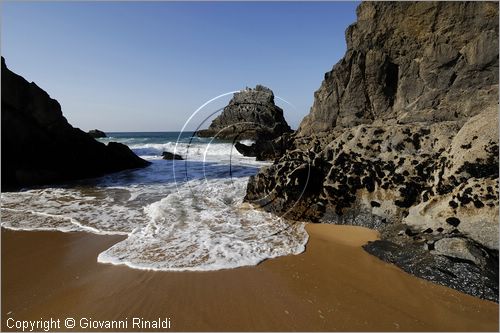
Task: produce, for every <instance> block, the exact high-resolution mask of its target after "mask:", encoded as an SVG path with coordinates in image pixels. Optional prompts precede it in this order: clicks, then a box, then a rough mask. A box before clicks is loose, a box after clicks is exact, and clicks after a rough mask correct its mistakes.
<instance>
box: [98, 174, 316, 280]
mask: <svg viewBox="0 0 500 333" xmlns="http://www.w3.org/2000/svg"><path fill="white" fill-rule="evenodd" d="M246 180H247V179H246V178H244V179H237V180H234V181H233V182H232V183H228V181H227V180H211V181H209V182H208V183H206V184H204V183H203V182H202V181H193V182H190V183H189V184H186V185H185V186H183V187H182V189H181V190H180V191H179V192H178V193H172V194H170V195H169V196H167V197H166V198H164V199H162V200H161V201H159V202H156V203H153V204H151V205H149V206H148V207H146V208H145V212H146V213H147V215H148V216H149V217H150V223H149V224H148V225H147V226H146V227H144V228H140V229H137V230H136V231H134V232H132V233H131V234H130V235H129V237H128V238H127V239H125V240H123V241H122V242H120V243H117V244H115V245H114V246H112V247H111V248H110V249H108V250H106V251H104V252H103V253H101V254H100V255H99V257H98V261H99V262H102V263H111V264H115V265H117V264H123V265H127V266H129V267H133V268H138V269H148V270H169V271H206V270H217V269H225V268H234V267H240V266H247V265H256V264H258V263H259V262H261V261H262V260H265V259H268V258H275V257H278V256H282V255H287V254H298V253H301V252H302V251H304V247H305V244H306V242H307V239H308V237H307V233H306V232H305V230H304V224H303V223H290V222H287V221H285V220H283V219H281V218H278V217H275V216H272V215H271V214H269V213H266V212H262V211H259V210H256V209H253V207H251V206H249V205H247V204H242V202H241V198H243V194H244V190H245V188H246Z"/></svg>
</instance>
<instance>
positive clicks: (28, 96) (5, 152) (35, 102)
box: [1, 57, 149, 191]
mask: <svg viewBox="0 0 500 333" xmlns="http://www.w3.org/2000/svg"><path fill="white" fill-rule="evenodd" d="M1 163H2V165H1V166H2V178H1V179H2V190H3V191H5V190H16V189H19V188H21V187H27V186H35V185H45V184H53V183H58V182H64V181H70V180H75V179H81V178H87V177H96V176H100V175H104V174H106V173H110V172H116V171H121V170H125V169H131V168H140V167H145V166H147V165H149V162H147V161H145V160H143V159H141V158H139V157H138V156H136V155H135V154H134V153H133V152H132V151H131V150H130V149H129V148H128V147H127V146H125V145H122V144H119V143H109V144H108V145H105V144H103V143H100V142H98V141H96V140H94V139H93V138H92V137H91V136H90V135H88V134H87V133H85V132H83V131H81V130H80V129H77V128H74V127H72V126H71V125H70V124H69V123H68V121H67V120H66V118H64V116H63V114H62V111H61V106H60V105H59V103H58V102H57V101H56V100H55V99H52V98H50V96H49V95H48V94H47V93H46V92H45V91H44V90H42V89H41V88H39V87H38V86H37V85H36V84H35V83H33V82H31V83H29V82H28V81H26V80H25V79H24V78H23V77H21V76H19V75H17V74H15V73H13V72H12V71H10V70H9V69H8V68H7V66H6V64H5V59H4V58H3V57H2V162H1Z"/></svg>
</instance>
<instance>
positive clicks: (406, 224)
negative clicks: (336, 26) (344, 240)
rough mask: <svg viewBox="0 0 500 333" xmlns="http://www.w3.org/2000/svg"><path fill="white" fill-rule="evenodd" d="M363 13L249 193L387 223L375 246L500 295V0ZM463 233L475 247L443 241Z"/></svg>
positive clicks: (299, 210) (349, 220)
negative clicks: (452, 248) (460, 254)
mask: <svg viewBox="0 0 500 333" xmlns="http://www.w3.org/2000/svg"><path fill="white" fill-rule="evenodd" d="M357 14H358V21H357V22H356V23H355V24H353V25H352V26H350V27H349V28H348V29H347V31H346V40H347V45H348V49H347V52H346V55H345V56H344V58H343V59H342V60H341V61H339V62H338V63H337V64H336V65H335V66H334V68H333V70H332V71H331V72H329V73H327V74H325V79H324V81H323V83H322V85H321V87H320V89H319V90H318V91H317V92H316V93H315V100H314V105H313V107H312V108H311V112H310V113H309V115H308V116H306V117H305V118H304V120H303V121H302V123H301V125H300V128H299V130H298V132H297V133H296V134H294V135H293V139H292V140H291V142H289V143H287V147H286V149H285V151H284V152H283V153H282V155H281V156H279V157H278V158H276V160H275V162H274V164H273V165H270V166H268V167H266V168H263V169H261V170H260V172H259V173H258V174H257V175H255V176H254V177H251V178H250V180H249V183H248V186H247V193H246V197H245V200H247V201H250V202H252V203H254V204H257V205H259V206H261V207H262V208H263V209H265V210H267V211H271V212H274V213H276V214H280V215H284V216H285V217H288V218H291V219H297V220H309V221H313V222H326V223H337V224H354V225H361V226H366V227H370V228H375V229H377V230H379V231H380V233H381V236H382V240H381V241H380V242H374V243H371V244H370V245H369V246H367V247H365V249H366V250H367V251H369V252H370V253H372V254H374V255H377V256H378V257H380V258H382V259H383V260H386V261H388V262H392V263H395V264H397V265H399V266H400V267H402V268H403V269H405V270H406V271H408V272H410V273H412V274H415V275H417V276H420V277H423V278H426V279H429V280H431V281H435V282H438V283H441V284H444V285H448V286H450V287H453V288H456V289H459V290H462V291H464V292H467V293H470V294H472V295H475V296H478V297H484V298H487V299H492V300H496V301H498V263H497V262H496V261H495V258H496V260H498V246H499V245H498V230H499V226H498V197H499V195H498V41H497V40H498V3H485V2H481V3H480V2H475V3H471V2H467V3H466V2H461V3H456V2H455V3H443V2H438V3H436V2H426V3H422V2H401V3H396V2H363V3H361V4H360V6H359V7H358V11H357ZM373 203H376V204H373ZM405 229H408V230H411V233H409V234H408V233H407V235H406V236H401V235H400V232H401V230H405ZM403 235H404V233H403ZM452 237H460V238H461V239H464V241H466V242H467V244H474V248H480V249H481V251H478V252H477V253H476V252H475V253H474V255H476V260H475V261H470V260H469V261H467V262H459V259H458V258H457V257H455V258H452V257H451V256H450V257H445V256H441V255H438V254H437V252H436V251H435V250H433V246H435V244H436V243H437V242H439V241H440V240H441V239H444V238H452ZM385 242H389V243H390V244H395V246H392V245H391V246H389V245H388V244H389V243H385ZM444 242H446V241H444ZM426 244H427V245H426ZM441 244H445V243H441ZM425 247H427V249H428V250H426V249H425ZM460 260H462V261H463V259H460ZM478 263H481V265H478ZM460 271H462V273H460ZM443 272H447V273H443ZM495 272H496V273H495ZM448 273H449V274H448ZM448 275H449V276H453V279H449V276H448ZM447 280H450V281H448V282H447ZM484 284H486V285H488V290H487V291H481V286H482V285H484Z"/></svg>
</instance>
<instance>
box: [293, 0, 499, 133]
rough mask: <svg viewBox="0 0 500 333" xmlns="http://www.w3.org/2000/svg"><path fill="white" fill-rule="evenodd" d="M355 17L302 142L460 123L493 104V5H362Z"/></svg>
mask: <svg viewBox="0 0 500 333" xmlns="http://www.w3.org/2000/svg"><path fill="white" fill-rule="evenodd" d="M357 15H358V20H357V22H356V23H354V24H353V25H351V26H350V27H349V28H348V29H347V30H346V41H347V52H346V54H345V56H344V58H342V59H341V60H340V61H339V62H338V63H337V64H336V65H335V66H334V67H333V69H332V71H330V72H328V73H326V74H325V79H324V81H323V83H322V84H321V87H320V88H319V90H318V91H316V93H315V100H314V105H313V106H312V108H311V112H310V114H309V115H308V116H306V117H305V118H304V120H303V121H302V123H301V125H300V129H299V134H301V135H308V134H312V133H315V132H318V131H327V130H329V129H332V128H334V127H352V126H356V125H359V124H370V123H379V124H381V123H382V122H384V123H387V122H394V123H395V122H399V123H413V122H426V121H431V122H435V121H444V120H457V119H464V118H469V117H471V116H474V115H476V114H478V113H479V112H481V111H482V110H484V108H485V107H487V106H489V105H494V104H496V102H497V100H498V98H497V96H498V3H494V2H459V3H457V2H449V3H448V2H391V3H383V2H364V3H362V4H361V5H360V6H359V7H358V9H357Z"/></svg>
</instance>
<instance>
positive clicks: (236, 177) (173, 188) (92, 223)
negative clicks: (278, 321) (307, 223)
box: [1, 140, 308, 271]
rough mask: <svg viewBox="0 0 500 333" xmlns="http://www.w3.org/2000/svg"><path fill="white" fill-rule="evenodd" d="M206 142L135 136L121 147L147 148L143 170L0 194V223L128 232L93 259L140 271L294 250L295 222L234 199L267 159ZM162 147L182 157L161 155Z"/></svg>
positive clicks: (227, 262)
mask: <svg viewBox="0 0 500 333" xmlns="http://www.w3.org/2000/svg"><path fill="white" fill-rule="evenodd" d="M207 143H208V141H204V142H199V141H196V142H194V143H192V144H188V143H179V144H178V145H177V150H175V151H174V148H175V143H173V142H167V143H161V144H159V143H142V142H138V141H137V140H136V141H133V143H129V144H130V147H131V148H132V149H135V150H136V152H137V151H138V150H139V149H150V151H149V152H148V154H149V155H147V157H148V159H149V160H150V161H152V164H151V165H150V166H149V167H147V168H144V169H137V170H128V171H123V172H120V173H115V174H110V175H107V176H105V177H101V178H98V179H94V180H87V181H83V182H79V183H77V184H73V185H71V186H69V185H68V186H65V187H57V188H43V189H33V190H28V191H22V192H7V193H2V194H1V200H2V223H1V226H2V227H5V228H9V229H15V230H57V231H63V232H73V231H85V232H91V233H95V234H119V235H128V237H127V238H126V239H125V240H123V241H121V242H119V243H117V244H115V245H114V246H112V247H111V248H109V249H107V250H106V251H104V252H102V253H101V254H99V256H98V261H99V262H101V263H110V264H115V265H127V266H129V267H132V268H138V269H149V270H168V271H183V270H190V271H204V270H217V269H224V268H233V267H239V266H246V265H255V264H257V263H259V262H261V261H262V260H265V259H267V258H274V257H278V256H282V255H288V254H298V253H300V252H302V251H303V250H304V248H305V244H306V242H307V239H308V236H307V233H306V232H305V229H304V224H302V223H291V222H288V221H286V220H284V219H281V218H279V217H276V216H273V215H271V214H269V213H266V212H263V211H260V210H256V209H254V208H253V207H251V206H250V205H248V204H246V203H243V202H242V199H243V197H244V195H245V191H246V184H247V181H248V177H249V176H250V175H253V174H255V173H256V172H257V168H258V167H260V166H262V165H266V164H268V163H262V162H255V161H254V160H253V159H252V158H247V157H243V156H241V154H239V153H238V152H237V151H236V150H235V149H234V147H233V146H232V144H231V143H212V144H209V145H207ZM246 144H251V142H246ZM163 151H170V152H175V153H177V154H181V155H183V157H184V158H187V161H166V160H162V159H161V158H159V155H161V152H163ZM229 161H230V162H231V163H229Z"/></svg>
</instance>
